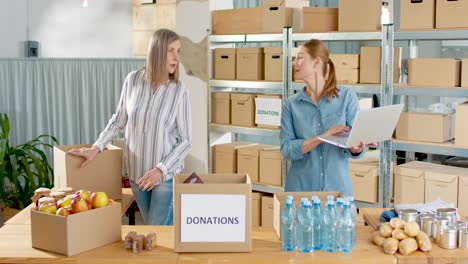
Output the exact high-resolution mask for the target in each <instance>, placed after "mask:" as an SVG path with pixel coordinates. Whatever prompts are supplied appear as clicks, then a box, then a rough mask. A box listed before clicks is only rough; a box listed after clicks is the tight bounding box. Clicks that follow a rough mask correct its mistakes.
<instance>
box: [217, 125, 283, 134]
mask: <svg viewBox="0 0 468 264" xmlns="http://www.w3.org/2000/svg"><path fill="white" fill-rule="evenodd" d="M210 130H211V131H213V132H219V133H236V134H245V135H255V136H266V137H279V133H280V130H279V129H266V128H255V127H240V126H231V125H221V124H213V123H212V124H210Z"/></svg>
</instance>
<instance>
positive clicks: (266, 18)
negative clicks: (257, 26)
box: [261, 0, 309, 33]
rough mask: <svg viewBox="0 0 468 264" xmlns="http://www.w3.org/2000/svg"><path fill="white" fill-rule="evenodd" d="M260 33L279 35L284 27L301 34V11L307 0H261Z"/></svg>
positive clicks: (306, 4)
mask: <svg viewBox="0 0 468 264" xmlns="http://www.w3.org/2000/svg"><path fill="white" fill-rule="evenodd" d="M261 2H262V32H263V33H281V32H283V28H284V27H292V30H293V32H301V28H302V9H303V8H304V7H307V6H309V1H307V0H262V1H261Z"/></svg>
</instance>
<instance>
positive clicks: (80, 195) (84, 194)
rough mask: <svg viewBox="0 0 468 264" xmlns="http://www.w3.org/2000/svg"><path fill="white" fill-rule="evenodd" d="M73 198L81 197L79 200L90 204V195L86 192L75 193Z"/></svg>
mask: <svg viewBox="0 0 468 264" xmlns="http://www.w3.org/2000/svg"><path fill="white" fill-rule="evenodd" d="M75 197H81V198H84V199H86V200H88V202H91V194H90V193H89V192H88V191H87V190H79V191H77V192H76V193H75Z"/></svg>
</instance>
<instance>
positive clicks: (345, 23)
mask: <svg viewBox="0 0 468 264" xmlns="http://www.w3.org/2000/svg"><path fill="white" fill-rule="evenodd" d="M338 5H339V6H338V7H339V12H338V31H348V32H350V31H351V32H352V31H380V28H381V25H380V14H381V8H382V3H381V1H375V0H339V4H338Z"/></svg>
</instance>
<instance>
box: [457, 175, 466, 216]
mask: <svg viewBox="0 0 468 264" xmlns="http://www.w3.org/2000/svg"><path fill="white" fill-rule="evenodd" d="M464 170H465V172H464V173H462V174H463V175H460V177H458V208H460V209H461V210H462V211H463V212H467V211H468V172H466V169H464Z"/></svg>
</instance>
